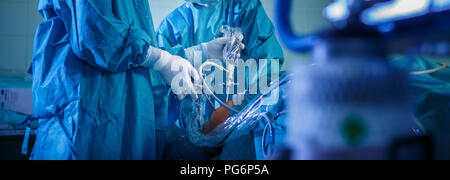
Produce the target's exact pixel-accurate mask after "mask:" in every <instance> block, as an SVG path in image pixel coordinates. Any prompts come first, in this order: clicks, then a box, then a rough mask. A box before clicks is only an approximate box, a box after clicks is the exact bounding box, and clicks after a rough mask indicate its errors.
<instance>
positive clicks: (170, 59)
mask: <svg viewBox="0 0 450 180" xmlns="http://www.w3.org/2000/svg"><path fill="white" fill-rule="evenodd" d="M155 54H158V55H159V56H158V55H155ZM147 56H148V58H147V59H149V60H148V61H150V62H149V63H145V64H151V65H149V66H150V67H153V69H154V70H156V71H158V72H159V73H160V74H161V76H162V77H163V78H164V81H165V82H166V83H167V84H169V85H170V87H171V88H172V92H173V93H174V94H176V95H177V96H178V99H179V100H183V99H184V98H185V97H186V95H188V94H189V95H191V96H192V98H194V99H197V98H198V95H197V91H196V88H195V86H194V83H193V82H192V79H193V80H194V81H197V80H199V79H200V77H199V75H198V72H197V70H195V68H194V66H192V64H191V63H189V61H187V60H186V59H183V58H181V57H179V56H174V55H172V54H170V53H169V52H167V51H163V50H159V49H157V48H150V49H149V54H148V55H147ZM154 57H159V58H154ZM152 59H154V60H152Z"/></svg>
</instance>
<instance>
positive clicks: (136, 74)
mask: <svg viewBox="0 0 450 180" xmlns="http://www.w3.org/2000/svg"><path fill="white" fill-rule="evenodd" d="M39 12H40V13H41V15H42V17H43V18H44V21H43V22H42V23H41V24H40V25H39V27H38V29H37V32H36V38H35V46H34V54H33V63H32V69H33V103H34V111H35V112H34V113H35V114H34V116H35V119H36V120H39V128H38V130H37V140H36V143H35V146H34V149H33V152H32V159H76V160H80V159H81V160H82V159H158V158H160V157H161V155H162V147H163V144H164V142H163V140H164V137H165V135H164V133H165V129H166V127H167V125H166V121H167V110H168V105H167V104H168V103H167V94H168V87H167V85H166V84H165V83H163V81H162V80H161V78H160V77H159V74H158V73H156V72H154V71H153V70H151V69H149V68H144V67H140V65H141V64H142V63H143V62H144V60H145V55H146V52H147V49H148V48H149V47H150V46H154V45H156V41H155V32H154V26H153V22H152V16H151V14H150V8H149V4H148V1H147V0H40V1H39ZM158 144H160V145H159V146H158Z"/></svg>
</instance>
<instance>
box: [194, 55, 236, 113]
mask: <svg viewBox="0 0 450 180" xmlns="http://www.w3.org/2000/svg"><path fill="white" fill-rule="evenodd" d="M204 66H214V67H216V68H217V69H219V70H221V71H224V72H226V73H230V72H229V71H228V70H227V69H225V68H223V67H221V66H219V65H218V64H216V63H213V62H205V63H203V64H202V65H201V66H200V68H199V70H200V71H199V73H200V78H201V79H202V82H203V86H204V87H205V89H206V90H208V92H209V93H210V94H211V95H212V96H213V97H214V99H216V101H217V102H219V104H220V105H222V106H223V107H225V108H227V109H228V110H230V111H233V112H235V113H239V111H238V110H236V109H234V108H232V107H230V106H228V105H227V104H226V103H224V102H223V101H222V100H221V99H220V98H219V97H217V96H216V95H215V94H214V92H213V91H212V90H211V89H210V88H209V86H208V84H207V83H206V80H205V78H204V77H203V76H204V74H203V67H204ZM202 93H203V95H205V96H206V97H207V98H208V95H207V93H206V92H205V91H203V90H202ZM208 100H209V101H210V99H209V98H208ZM210 103H211V101H210Z"/></svg>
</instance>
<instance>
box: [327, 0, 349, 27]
mask: <svg viewBox="0 0 450 180" xmlns="http://www.w3.org/2000/svg"><path fill="white" fill-rule="evenodd" d="M347 7H348V6H347V0H338V1H335V2H333V3H331V4H330V5H328V6H327V7H326V8H325V11H324V14H325V17H327V18H328V19H329V20H331V21H334V22H336V21H342V20H345V19H347V18H348V16H349V15H350V12H349V10H348V8H347Z"/></svg>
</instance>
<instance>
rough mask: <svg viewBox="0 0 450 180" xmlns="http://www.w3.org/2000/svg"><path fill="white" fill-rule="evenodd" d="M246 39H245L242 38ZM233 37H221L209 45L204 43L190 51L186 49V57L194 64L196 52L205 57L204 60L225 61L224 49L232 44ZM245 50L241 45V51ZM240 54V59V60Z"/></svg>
mask: <svg viewBox="0 0 450 180" xmlns="http://www.w3.org/2000/svg"><path fill="white" fill-rule="evenodd" d="M240 38H242V39H244V37H240ZM242 39H241V40H242ZM231 40H232V38H231V37H221V38H217V39H215V40H212V41H210V42H207V43H202V44H200V45H198V46H194V47H191V48H188V49H185V53H186V56H187V57H188V60H189V61H190V62H191V63H192V62H194V60H193V59H194V56H195V55H194V52H201V53H202V55H203V59H205V60H208V59H221V60H223V49H224V48H225V46H226V45H227V43H229V42H231ZM244 48H245V45H244V44H242V45H241V50H242V49H244ZM240 56H241V55H240V54H238V58H240Z"/></svg>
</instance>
